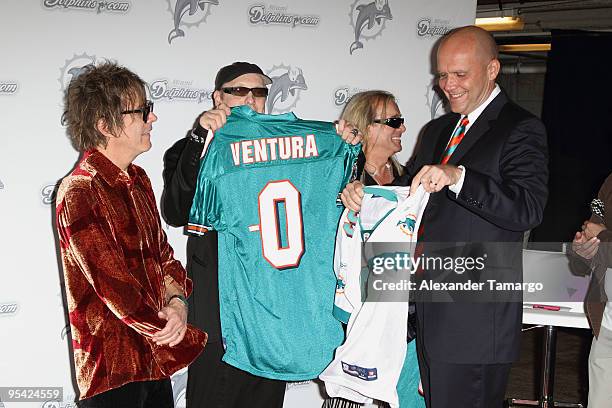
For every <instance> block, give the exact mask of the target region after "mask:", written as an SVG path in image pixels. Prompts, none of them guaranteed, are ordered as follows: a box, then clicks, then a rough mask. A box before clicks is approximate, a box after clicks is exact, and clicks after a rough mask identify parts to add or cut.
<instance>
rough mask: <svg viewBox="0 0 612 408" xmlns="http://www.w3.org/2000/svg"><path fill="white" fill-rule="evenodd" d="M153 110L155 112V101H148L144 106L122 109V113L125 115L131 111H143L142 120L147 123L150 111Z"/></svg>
mask: <svg viewBox="0 0 612 408" xmlns="http://www.w3.org/2000/svg"><path fill="white" fill-rule="evenodd" d="M151 112H153V102H152V101H146V102H145V105H144V106H143V107H142V108H138V109H132V110H126V111H122V112H121V113H122V114H123V115H127V114H129V113H142V120H143V122H144V123H147V121H148V119H149V113H151Z"/></svg>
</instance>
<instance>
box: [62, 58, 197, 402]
mask: <svg viewBox="0 0 612 408" xmlns="http://www.w3.org/2000/svg"><path fill="white" fill-rule="evenodd" d="M145 96H146V95H145V88H144V82H143V81H142V80H141V79H140V78H139V77H138V76H137V75H136V74H134V73H132V72H130V71H129V70H127V69H126V68H123V67H120V66H118V65H116V64H114V63H108V62H107V63H103V64H100V65H98V66H93V65H90V66H87V67H85V68H84V69H83V72H82V73H81V74H80V75H79V76H78V77H77V78H76V79H74V80H73V81H72V82H71V83H70V86H69V87H68V91H67V93H66V98H65V103H66V113H65V115H64V119H65V121H66V124H67V126H68V135H69V137H70V140H71V142H72V144H73V145H74V147H75V148H76V149H77V150H78V151H80V152H82V153H83V157H82V159H81V160H80V162H79V163H78V164H77V165H76V167H75V169H74V170H73V171H72V173H71V174H70V175H68V176H67V177H66V178H64V180H63V181H62V184H61V186H60V189H59V192H58V196H57V208H56V212H57V229H58V236H59V244H60V249H61V256H62V262H63V267H64V276H65V285H66V294H67V301H68V309H69V313H70V325H71V330H72V344H73V348H74V362H75V372H76V377H77V378H76V380H77V383H78V385H79V390H80V393H81V395H80V399H81V401H80V402H79V406H80V407H109V408H110V407H120V406H121V407H160V408H162V407H163V408H171V407H174V401H173V397H172V387H171V382H170V376H171V375H172V374H173V373H174V372H176V371H177V370H180V369H181V368H183V367H186V366H187V365H188V364H190V363H191V362H192V361H193V360H194V359H195V358H196V357H197V356H198V354H200V353H201V352H202V349H203V348H204V344H205V343H206V338H207V336H206V334H205V333H203V332H201V331H200V330H198V329H196V328H194V327H191V326H189V325H187V323H186V322H187V300H186V297H187V296H188V295H189V293H190V292H191V281H190V280H189V279H187V277H186V274H185V270H184V269H183V267H182V266H181V264H180V263H179V262H178V261H177V260H175V259H174V257H173V251H172V248H171V247H170V245H169V244H168V241H167V239H166V234H165V233H164V231H163V229H162V227H161V222H160V218H159V213H158V211H157V208H156V205H155V197H154V195H153V190H152V188H151V182H150V181H149V178H148V177H147V175H146V174H145V172H144V170H142V169H141V168H140V167H138V166H136V165H134V164H132V161H133V160H134V159H135V158H136V157H137V156H138V155H140V154H141V153H143V152H146V151H147V150H149V149H150V148H151V129H152V125H153V122H155V121H156V120H157V117H156V116H155V114H154V113H153V104H152V103H151V102H149V101H147V100H146V98H145Z"/></svg>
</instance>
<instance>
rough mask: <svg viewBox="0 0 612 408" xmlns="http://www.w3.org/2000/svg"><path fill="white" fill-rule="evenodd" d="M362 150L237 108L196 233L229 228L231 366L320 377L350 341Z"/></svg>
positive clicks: (209, 158)
mask: <svg viewBox="0 0 612 408" xmlns="http://www.w3.org/2000/svg"><path fill="white" fill-rule="evenodd" d="M359 150H360V146H352V145H350V144H348V143H345V142H343V141H342V139H341V138H340V137H339V136H338V135H337V134H336V131H335V128H334V126H333V124H332V123H329V122H318V121H308V120H301V119H298V118H297V117H296V116H295V115H294V114H293V113H286V114H282V115H264V114H259V113H256V112H255V111H253V110H251V109H250V108H249V107H247V106H241V107H237V108H232V113H231V115H230V116H229V117H228V120H227V123H226V124H225V125H224V126H223V128H221V129H219V130H218V131H217V132H216V133H215V135H214V138H213V139H212V141H211V142H210V144H209V145H208V146H207V147H206V153H205V159H204V160H203V161H202V164H201V167H200V173H199V176H198V183H197V187H196V194H195V197H194V200H193V205H192V207H191V213H190V217H189V225H188V231H189V232H190V233H192V234H202V233H204V232H205V231H206V230H207V229H209V228H214V229H216V230H218V231H219V302H220V310H221V330H222V334H223V337H224V340H225V344H226V352H225V355H224V357H223V360H224V361H225V362H227V363H228V364H231V365H233V366H235V367H237V368H239V369H241V370H245V371H248V372H250V373H252V374H254V375H257V376H261V377H266V378H273V379H279V380H287V381H300V380H307V379H311V378H315V377H317V376H318V375H319V374H320V373H321V371H323V369H324V368H325V367H326V366H327V364H329V363H330V362H331V361H332V359H333V353H334V349H335V348H336V347H338V346H339V345H340V343H341V342H342V340H343V332H342V328H341V326H340V323H339V322H338V321H337V320H336V319H335V318H334V317H333V316H332V309H333V305H334V292H335V285H336V278H335V275H334V270H333V251H334V240H335V234H336V227H337V224H338V219H339V218H340V214H341V211H342V209H341V208H340V207H338V206H337V204H336V198H337V195H338V192H339V191H341V190H342V188H343V187H344V185H345V184H346V183H347V182H348V181H349V178H350V176H351V173H352V170H353V163H354V162H355V159H356V157H357V154H358V153H359Z"/></svg>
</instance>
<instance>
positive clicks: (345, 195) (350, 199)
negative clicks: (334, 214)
mask: <svg viewBox="0 0 612 408" xmlns="http://www.w3.org/2000/svg"><path fill="white" fill-rule="evenodd" d="M340 199H341V200H342V204H344V206H345V207H346V208H348V209H350V210H353V211H355V212H359V210H360V209H361V201H363V184H362V183H361V182H360V181H353V182H352V183H350V184H348V185H347V186H346V187H344V190H342V193H341V194H340Z"/></svg>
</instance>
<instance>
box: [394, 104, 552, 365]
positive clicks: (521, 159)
mask: <svg viewBox="0 0 612 408" xmlns="http://www.w3.org/2000/svg"><path fill="white" fill-rule="evenodd" d="M459 117H460V116H459V115H458V114H452V113H451V114H447V115H445V116H442V117H440V118H438V119H436V120H433V121H432V122H430V123H429V124H428V125H427V128H426V130H425V131H424V133H423V139H422V140H421V141H420V143H419V147H418V148H417V151H416V154H415V156H414V157H413V158H412V160H411V161H410V162H409V163H408V165H407V175H406V176H404V177H403V178H402V179H400V180H398V183H397V184H409V183H410V181H411V179H412V177H413V176H414V175H415V174H416V173H417V172H418V171H419V170H420V169H421V167H423V166H424V165H427V164H437V163H440V160H441V158H442V154H443V151H444V149H445V147H446V144H447V142H448V140H449V138H450V135H451V133H452V131H453V129H454V127H455V125H456V124H457V122H458V120H459ZM449 164H454V165H463V166H464V167H465V169H466V170H465V171H466V174H465V181H464V184H463V187H462V189H461V192H460V194H459V196H458V197H456V195H455V193H453V192H451V191H450V190H448V188H444V189H443V190H442V191H440V192H438V193H434V194H431V196H430V198H429V202H428V204H427V207H426V209H425V213H424V215H423V221H422V224H421V225H422V227H423V231H422V235H421V236H420V240H421V241H422V242H425V243H427V242H429V243H435V242H447V243H448V242H466V243H471V242H479V243H483V242H485V243H492V242H505V243H516V244H515V245H513V246H512V248H508V247H507V246H506V247H505V249H504V250H503V251H497V253H496V254H494V255H495V256H494V257H493V258H494V259H495V261H494V262H493V263H495V262H500V264H503V265H506V266H510V267H511V268H512V269H511V271H510V272H509V273H510V274H514V275H515V276H514V279H515V280H516V281H519V282H520V281H521V280H522V262H521V259H522V258H521V249H522V246H521V244H520V243H521V242H522V239H523V233H524V231H526V230H529V229H531V228H533V227H535V226H537V225H538V224H539V223H540V222H541V220H542V213H543V210H544V206H545V203H546V198H547V194H548V191H547V179H548V168H547V164H548V155H547V147H546V135H545V129H544V125H543V124H542V123H541V121H540V120H539V119H537V118H536V117H535V116H533V115H532V114H530V113H529V112H527V111H525V110H524V109H522V108H520V107H519V106H518V105H516V104H514V103H513V102H511V101H509V100H508V98H507V97H506V95H505V94H504V93H503V92H502V93H500V94H499V95H498V96H497V97H495V99H494V100H493V101H492V102H491V103H490V104H489V105H488V106H487V107H486V108H485V110H484V111H483V112H482V114H481V115H480V116H479V117H478V119H477V120H476V122H475V123H473V124H472V126H471V127H470V129H469V131H468V132H467V133H466V135H465V137H464V138H463V140H462V141H461V143H460V144H459V146H458V147H457V149H456V150H455V152H454V154H453V155H452V156H451V159H450V161H449ZM426 245H427V244H426ZM489 245H490V244H489ZM490 249H491V248H490ZM491 250H493V251H495V248H492V249H491ZM457 251H458V252H457ZM457 251H455V255H460V254H461V251H462V250H461V249H458V250H457ZM468 251H469V250H468ZM489 255H491V254H489ZM491 260H492V258H491V257H490V258H489V260H488V261H491ZM490 264H491V262H487V265H490ZM487 268H489V267H487ZM506 272H508V271H506ZM489 273H493V274H494V273H496V272H495V271H492V268H489V269H485V270H484V272H483V273H482V278H484V279H485V280H486V279H487V274H489ZM425 277H426V275H425ZM519 297H520V296H519ZM519 300H520V299H519ZM417 319H418V324H419V339H420V340H421V342H420V343H421V346H422V347H423V350H424V351H425V353H426V356H427V358H429V359H435V360H439V361H443V362H449V363H457V364H490V363H507V362H512V361H515V360H516V359H517V358H518V352H519V339H520V329H521V320H522V303H521V302H520V301H517V302H512V303H507V302H489V303H474V302H466V301H459V302H453V303H436V302H426V301H422V302H417Z"/></svg>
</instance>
